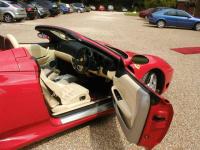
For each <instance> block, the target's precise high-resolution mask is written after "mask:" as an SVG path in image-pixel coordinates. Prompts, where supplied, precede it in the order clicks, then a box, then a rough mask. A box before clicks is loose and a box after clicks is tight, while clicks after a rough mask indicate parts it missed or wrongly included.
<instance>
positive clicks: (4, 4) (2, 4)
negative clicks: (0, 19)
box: [0, 2, 9, 7]
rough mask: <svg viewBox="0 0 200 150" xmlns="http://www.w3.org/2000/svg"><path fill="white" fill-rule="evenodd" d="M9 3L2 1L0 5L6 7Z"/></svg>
mask: <svg viewBox="0 0 200 150" xmlns="http://www.w3.org/2000/svg"><path fill="white" fill-rule="evenodd" d="M8 6H9V5H8V4H6V3H3V2H0V7H8Z"/></svg>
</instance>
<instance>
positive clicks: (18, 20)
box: [16, 19, 24, 22]
mask: <svg viewBox="0 0 200 150" xmlns="http://www.w3.org/2000/svg"><path fill="white" fill-rule="evenodd" d="M22 20H24V19H16V21H17V22H21V21H22Z"/></svg>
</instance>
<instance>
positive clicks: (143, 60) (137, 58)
mask: <svg viewBox="0 0 200 150" xmlns="http://www.w3.org/2000/svg"><path fill="white" fill-rule="evenodd" d="M132 62H133V63H135V64H139V65H142V64H147V63H149V59H148V58H147V57H145V56H143V55H135V56H133V58H132Z"/></svg>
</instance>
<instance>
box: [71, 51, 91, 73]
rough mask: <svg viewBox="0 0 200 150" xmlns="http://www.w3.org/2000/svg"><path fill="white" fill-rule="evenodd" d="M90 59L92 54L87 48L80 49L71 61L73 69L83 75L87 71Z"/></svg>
mask: <svg viewBox="0 0 200 150" xmlns="http://www.w3.org/2000/svg"><path fill="white" fill-rule="evenodd" d="M88 54H90V55H88ZM91 57H93V54H92V51H91V50H90V49H89V48H86V47H84V48H81V49H80V50H79V52H78V53H77V55H76V56H75V57H74V58H73V59H72V66H73V68H74V69H75V70H76V71H77V72H79V73H81V74H84V73H85V72H87V71H88V69H89V66H90V59H91Z"/></svg>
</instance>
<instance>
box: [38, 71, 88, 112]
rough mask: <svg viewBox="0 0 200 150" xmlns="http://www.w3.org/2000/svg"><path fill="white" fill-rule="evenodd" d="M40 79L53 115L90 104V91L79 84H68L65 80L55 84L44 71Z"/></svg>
mask: <svg viewBox="0 0 200 150" xmlns="http://www.w3.org/2000/svg"><path fill="white" fill-rule="evenodd" d="M40 78H41V85H42V89H43V94H44V96H45V99H46V102H47V104H48V105H49V107H50V108H51V111H52V112H53V115H59V114H62V113H64V112H67V111H69V110H71V109H73V108H76V107H79V106H81V105H83V104H86V103H89V102H90V100H91V98H90V96H89V90H88V89H86V88H84V87H82V86H81V85H79V84H76V83H68V82H67V81H63V80H60V81H58V82H54V81H52V80H51V79H49V78H48V77H47V76H46V74H45V70H43V69H42V70H41V74H40ZM48 89H50V91H49V90H48ZM51 92H52V93H51ZM56 98H57V99H56Z"/></svg>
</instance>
